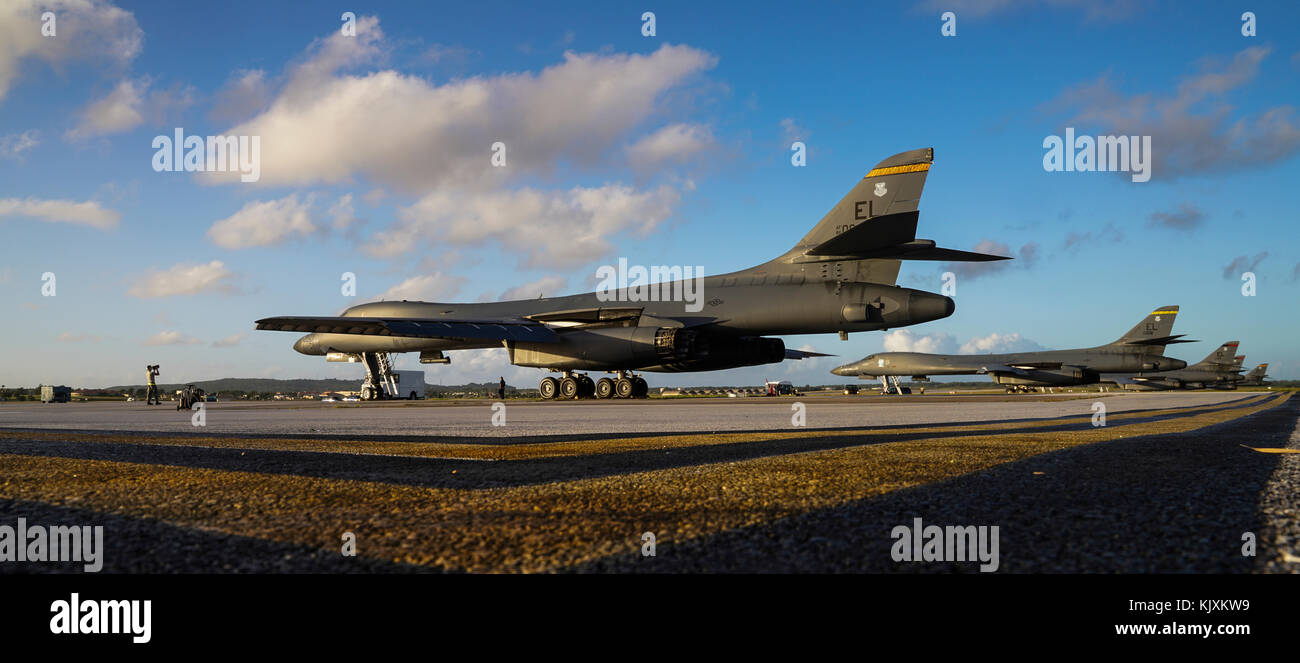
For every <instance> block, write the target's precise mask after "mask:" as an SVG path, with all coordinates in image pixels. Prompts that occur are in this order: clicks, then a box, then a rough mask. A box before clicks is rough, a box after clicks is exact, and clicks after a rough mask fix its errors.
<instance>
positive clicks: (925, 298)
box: [907, 292, 957, 321]
mask: <svg viewBox="0 0 1300 663" xmlns="http://www.w3.org/2000/svg"><path fill="white" fill-rule="evenodd" d="M955 310H957V304H956V302H954V301H953V300H952V298H951V297H945V296H943V295H935V294H932V293H928V292H927V293H913V294H912V296H911V297H910V299H909V301H908V303H907V312H908V314H909V316H910V317H911V318H912V319H913V320H918V321H926V320H938V319H940V318H946V317H948V316H950V315H952V312H953V311H955Z"/></svg>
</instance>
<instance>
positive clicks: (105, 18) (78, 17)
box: [0, 0, 144, 101]
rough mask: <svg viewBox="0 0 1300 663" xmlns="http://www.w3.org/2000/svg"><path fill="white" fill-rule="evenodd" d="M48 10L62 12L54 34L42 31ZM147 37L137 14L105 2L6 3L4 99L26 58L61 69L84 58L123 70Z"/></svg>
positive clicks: (0, 74)
mask: <svg viewBox="0 0 1300 663" xmlns="http://www.w3.org/2000/svg"><path fill="white" fill-rule="evenodd" d="M46 11H51V12H54V14H55V16H56V19H55V28H56V33H55V35H54V36H53V37H46V36H44V35H42V34H41V27H42V21H41V15H42V13H44V12H46ZM143 39H144V32H143V31H142V30H141V29H140V26H139V25H138V24H137V23H136V20H135V16H133V15H132V14H131V12H128V11H125V10H122V9H119V8H117V7H114V6H112V5H111V4H109V3H108V2H106V1H105V0H5V1H4V2H0V45H2V46H0V101H3V100H4V98H5V96H6V95H7V94H8V92H9V89H10V87H11V86H12V85H13V83H14V81H15V80H16V79H17V77H18V73H19V67H20V64H21V63H22V61H23V60H25V59H28V58H37V59H41V60H44V61H45V62H47V63H49V64H50V65H51V66H52V67H55V68H56V70H58V69H62V68H63V67H64V66H65V65H66V64H67V63H69V62H72V61H78V60H80V61H88V62H92V63H94V64H96V65H97V66H102V67H107V68H109V69H121V68H124V67H125V66H126V65H127V64H128V63H129V62H130V61H131V60H132V59H134V58H135V56H136V55H137V54H138V53H139V52H140V46H141V44H142V42H143Z"/></svg>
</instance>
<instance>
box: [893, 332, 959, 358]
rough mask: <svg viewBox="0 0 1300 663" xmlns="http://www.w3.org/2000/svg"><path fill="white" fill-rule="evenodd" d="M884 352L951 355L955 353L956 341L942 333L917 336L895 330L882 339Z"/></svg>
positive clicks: (949, 335)
mask: <svg viewBox="0 0 1300 663" xmlns="http://www.w3.org/2000/svg"><path fill="white" fill-rule="evenodd" d="M884 348H885V352H929V353H938V354H951V353H953V352H956V351H957V341H956V340H954V339H953V337H952V335H951V334H945V333H942V332H939V333H935V334H927V335H925V336H918V335H917V334H914V333H912V330H910V329H895V330H894V331H891V332H889V333H887V334H885V338H884Z"/></svg>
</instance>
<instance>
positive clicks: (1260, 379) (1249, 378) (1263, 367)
mask: <svg viewBox="0 0 1300 663" xmlns="http://www.w3.org/2000/svg"><path fill="white" fill-rule="evenodd" d="M1242 359H1243V360H1244V359H1245V357H1243V358H1242ZM1266 373H1268V364H1260V365H1259V366H1256V367H1255V368H1252V369H1251V370H1250V372H1249V373H1247V374H1245V375H1243V376H1241V380H1240V381H1239V382H1237V384H1239V385H1242V386H1243V387H1262V386H1264V384H1265V382H1264V380H1266V379H1267V378H1268V375H1265V374H1266Z"/></svg>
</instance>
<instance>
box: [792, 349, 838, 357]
mask: <svg viewBox="0 0 1300 663" xmlns="http://www.w3.org/2000/svg"><path fill="white" fill-rule="evenodd" d="M834 356H835V355H828V354H825V353H822V352H809V351H807V350H791V349H790V348H786V349H785V358H786V359H809V358H812V357H834Z"/></svg>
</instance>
